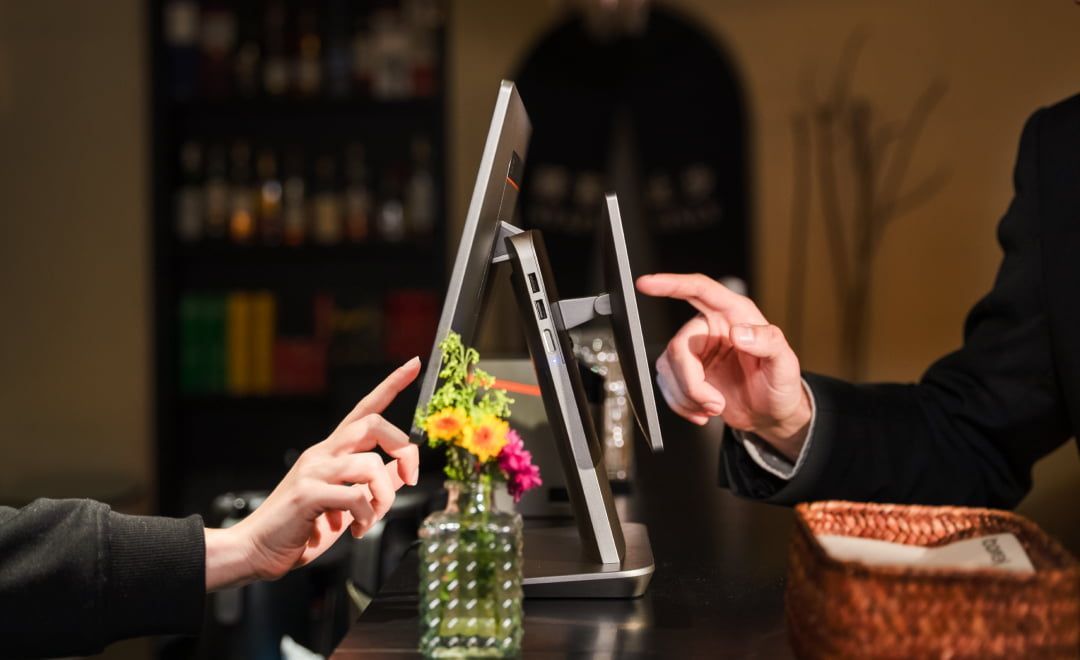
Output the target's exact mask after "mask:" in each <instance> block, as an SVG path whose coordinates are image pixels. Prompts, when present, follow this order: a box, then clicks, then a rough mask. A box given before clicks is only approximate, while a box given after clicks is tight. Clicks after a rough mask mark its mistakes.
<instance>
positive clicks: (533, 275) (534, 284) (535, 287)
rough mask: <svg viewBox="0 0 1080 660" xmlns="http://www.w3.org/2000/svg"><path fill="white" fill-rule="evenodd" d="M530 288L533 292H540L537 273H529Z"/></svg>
mask: <svg viewBox="0 0 1080 660" xmlns="http://www.w3.org/2000/svg"><path fill="white" fill-rule="evenodd" d="M529 288H530V289H532V292H533V293H540V282H539V281H538V280H537V279H536V273H529Z"/></svg>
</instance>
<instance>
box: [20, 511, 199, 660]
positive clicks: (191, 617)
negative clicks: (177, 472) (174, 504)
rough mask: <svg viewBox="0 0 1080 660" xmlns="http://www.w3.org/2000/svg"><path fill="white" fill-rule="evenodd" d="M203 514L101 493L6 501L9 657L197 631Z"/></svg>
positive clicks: (66, 651)
mask: <svg viewBox="0 0 1080 660" xmlns="http://www.w3.org/2000/svg"><path fill="white" fill-rule="evenodd" d="M203 534H204V533H203V525H202V520H201V519H200V518H199V517H198V516H192V517H190V518H184V519H174V518H157V517H148V516H128V515H123V514H119V513H115V512H113V511H111V510H110V509H109V507H107V506H106V505H104V504H101V503H99V502H93V501H91V500H47V499H41V500H35V501H34V502H32V503H31V504H29V505H28V506H26V507H24V508H22V509H11V508H7V507H0V655H2V656H3V657H11V656H16V657H25V656H35V657H36V656H57V655H75V654H78V655H84V654H90V653H96V652H98V651H100V650H101V649H102V648H104V647H105V645H106V644H108V643H110V642H112V641H115V640H118V639H123V638H127V637H137V636H140V635H151V634H162V633H191V634H194V633H197V632H198V629H199V625H200V623H201V621H202V607H203V600H204V596H205V593H206V549H205V541H204V536H203Z"/></svg>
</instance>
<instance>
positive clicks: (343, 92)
mask: <svg viewBox="0 0 1080 660" xmlns="http://www.w3.org/2000/svg"><path fill="white" fill-rule="evenodd" d="M324 19H325V26H326V29H325V34H326V38H325V39H324V41H323V67H324V70H325V72H326V75H325V78H326V80H325V83H324V85H323V87H324V89H325V91H326V94H327V95H328V96H330V97H332V98H344V97H346V96H348V95H349V92H350V91H351V87H352V80H351V79H350V76H351V75H352V74H351V71H350V70H349V64H350V63H349V57H350V53H349V2H348V0H328V2H327V5H326V14H325V16H324Z"/></svg>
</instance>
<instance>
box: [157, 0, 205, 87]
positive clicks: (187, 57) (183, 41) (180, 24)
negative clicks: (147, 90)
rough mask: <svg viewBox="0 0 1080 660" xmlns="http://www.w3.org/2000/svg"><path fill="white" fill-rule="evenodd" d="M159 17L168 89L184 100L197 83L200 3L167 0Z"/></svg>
mask: <svg viewBox="0 0 1080 660" xmlns="http://www.w3.org/2000/svg"><path fill="white" fill-rule="evenodd" d="M162 19H163V23H164V25H163V26H162V27H163V32H164V36H165V48H166V51H167V55H166V58H167V59H168V61H169V91H170V93H171V94H172V97H173V98H174V99H177V100H180V101H186V100H188V99H190V98H191V97H192V96H194V95H195V88H196V85H197V84H198V76H199V3H198V2H196V1H195V0H169V2H168V3H167V4H166V5H165V8H164V10H163V12H162Z"/></svg>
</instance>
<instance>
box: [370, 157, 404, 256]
mask: <svg viewBox="0 0 1080 660" xmlns="http://www.w3.org/2000/svg"><path fill="white" fill-rule="evenodd" d="M377 223H378V224H377V228H378V230H379V238H380V239H382V240H384V241H386V242H387V243H400V242H401V241H403V240H405V235H406V233H407V227H406V226H405V205H404V204H403V203H402V201H401V174H400V172H399V168H398V167H391V168H389V169H387V171H386V172H385V173H384V175H383V180H382V185H381V189H380V191H379V213H378V219H377Z"/></svg>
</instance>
